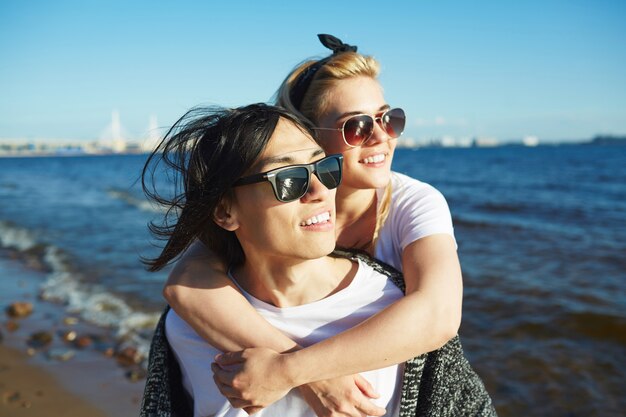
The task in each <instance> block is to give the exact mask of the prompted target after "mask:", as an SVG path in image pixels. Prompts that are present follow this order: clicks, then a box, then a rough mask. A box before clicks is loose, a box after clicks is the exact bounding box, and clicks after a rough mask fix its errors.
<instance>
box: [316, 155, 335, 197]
mask: <svg viewBox="0 0 626 417" xmlns="http://www.w3.org/2000/svg"><path fill="white" fill-rule="evenodd" d="M315 172H316V175H317V178H319V180H320V182H321V183H322V184H324V186H325V187H326V188H328V189H329V190H332V189H333V188H337V186H339V184H340V183H341V162H340V161H339V158H337V157H328V158H324V159H322V160H321V161H319V162H318V163H317V167H316V170H315Z"/></svg>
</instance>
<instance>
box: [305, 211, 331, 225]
mask: <svg viewBox="0 0 626 417" xmlns="http://www.w3.org/2000/svg"><path fill="white" fill-rule="evenodd" d="M329 221H330V211H327V212H325V213H321V214H318V215H317V216H313V217H311V218H309V219H306V220H305V221H303V222H302V223H300V226H311V225H312V224H319V223H328V222H329Z"/></svg>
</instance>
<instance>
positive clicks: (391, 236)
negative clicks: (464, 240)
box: [374, 172, 454, 271]
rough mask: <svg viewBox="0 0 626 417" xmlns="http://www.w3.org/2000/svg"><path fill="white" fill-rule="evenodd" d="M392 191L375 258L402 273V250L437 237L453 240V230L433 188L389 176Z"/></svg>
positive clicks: (381, 190) (380, 192)
mask: <svg viewBox="0 0 626 417" xmlns="http://www.w3.org/2000/svg"><path fill="white" fill-rule="evenodd" d="M391 189H392V192H391V205H390V208H389V216H388V217H387V220H386V221H385V224H384V225H383V227H382V228H381V230H380V233H379V235H378V241H377V242H376V248H375V249H374V252H375V253H374V256H375V258H376V259H380V260H381V261H383V262H385V263H388V264H389V265H391V266H393V267H394V268H396V269H397V270H398V271H402V252H403V251H404V248H406V247H407V246H408V245H409V244H411V243H413V242H415V241H416V240H418V239H421V238H423V237H426V236H429V235H434V234H438V233H446V234H449V235H451V236H452V238H454V229H453V227H452V216H451V215H450V209H449V208H448V203H447V202H446V199H445V198H444V197H443V195H442V194H441V193H440V192H439V191H437V189H435V188H434V187H433V186H431V185H429V184H426V183H425V182H421V181H418V180H416V179H414V178H411V177H408V176H406V175H403V174H400V173H397V172H392V173H391ZM384 192H385V188H384V187H383V188H379V189H378V190H376V196H377V198H378V203H379V204H380V202H381V201H382V198H383V194H384Z"/></svg>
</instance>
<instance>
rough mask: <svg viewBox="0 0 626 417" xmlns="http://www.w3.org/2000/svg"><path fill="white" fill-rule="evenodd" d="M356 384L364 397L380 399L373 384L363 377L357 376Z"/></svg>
mask: <svg viewBox="0 0 626 417" xmlns="http://www.w3.org/2000/svg"><path fill="white" fill-rule="evenodd" d="M354 383H355V384H356V386H357V387H358V388H359V389H360V390H361V392H362V393H363V395H366V396H368V397H369V398H379V397H380V394H379V393H377V392H376V390H375V389H374V387H373V386H372V384H370V383H369V381H368V380H367V379H365V378H363V377H362V376H361V375H356V376H355V378H354Z"/></svg>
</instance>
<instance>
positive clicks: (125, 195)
mask: <svg viewBox="0 0 626 417" xmlns="http://www.w3.org/2000/svg"><path fill="white" fill-rule="evenodd" d="M107 194H108V195H109V197H111V198H113V199H115V200H120V201H123V202H124V203H126V204H128V205H130V206H133V207H135V208H138V209H139V210H141V211H147V212H149V213H163V212H164V211H165V210H164V209H163V208H161V207H160V206H158V205H156V204H154V203H151V202H150V201H148V200H146V199H142V198H137V197H135V196H134V195H133V194H132V193H130V192H129V191H127V190H121V189H118V188H109V189H108V190H107Z"/></svg>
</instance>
